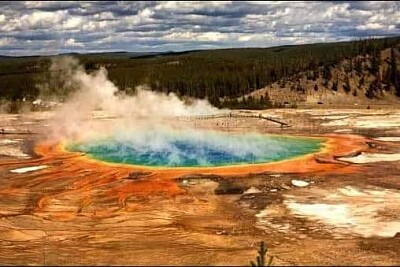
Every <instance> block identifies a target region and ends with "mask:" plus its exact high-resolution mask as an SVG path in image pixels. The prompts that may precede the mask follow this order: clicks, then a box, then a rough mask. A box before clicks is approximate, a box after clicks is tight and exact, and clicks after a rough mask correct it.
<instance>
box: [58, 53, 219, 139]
mask: <svg viewBox="0 0 400 267" xmlns="http://www.w3.org/2000/svg"><path fill="white" fill-rule="evenodd" d="M50 70H51V71H52V72H53V73H54V72H56V73H57V74H58V75H59V76H61V77H58V80H59V81H61V83H60V84H61V86H62V87H65V88H60V89H61V90H59V91H68V90H71V91H72V92H73V93H72V94H71V95H70V96H69V98H68V100H67V101H66V102H65V103H64V104H63V105H62V106H61V107H60V108H59V109H58V110H57V112H56V115H55V120H54V122H53V124H52V126H53V127H52V132H51V134H50V135H51V137H52V138H57V139H75V138H78V137H79V138H92V137H95V136H99V135H100V136H101V135H107V134H112V132H114V131H115V130H116V129H117V128H119V130H121V128H123V130H125V131H129V132H130V134H133V133H134V132H135V131H137V130H138V126H139V125H141V127H140V129H142V130H143V128H142V127H143V125H145V126H146V127H150V128H157V127H159V126H160V123H159V121H160V119H163V118H166V117H173V116H192V115H205V114H214V113H219V112H221V110H218V109H217V108H215V107H213V106H211V105H210V104H209V103H208V102H207V101H206V100H196V99H189V101H185V102H184V101H182V100H180V99H179V98H178V97H177V96H176V95H175V94H173V93H170V94H168V95H166V94H163V93H158V92H153V91H150V90H149V89H148V88H147V87H146V86H139V87H137V88H136V94H135V95H134V96H127V95H123V94H121V93H120V92H119V90H118V88H117V87H116V85H115V84H114V83H112V82H111V81H110V80H108V78H107V70H106V69H105V68H104V67H101V68H100V69H99V70H97V71H94V72H92V73H87V72H85V69H84V68H83V66H81V65H79V62H78V60H76V59H74V58H71V57H62V58H57V59H55V60H53V64H52V66H51V67H50ZM186 102H189V103H186ZM96 112H97V113H101V114H102V116H106V117H114V118H117V121H116V122H115V124H114V125H111V126H110V125H104V123H99V122H98V121H97V122H96V121H95V120H91V119H92V117H93V115H94V114H95V113H96ZM164 123H165V122H164Z"/></svg>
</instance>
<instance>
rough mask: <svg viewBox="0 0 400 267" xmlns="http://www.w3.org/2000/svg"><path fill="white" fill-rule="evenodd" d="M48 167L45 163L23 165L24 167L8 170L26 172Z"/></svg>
mask: <svg viewBox="0 0 400 267" xmlns="http://www.w3.org/2000/svg"><path fill="white" fill-rule="evenodd" d="M48 167H49V166H47V165H41V166H32V167H24V168H18V169H14V170H10V172H12V173H26V172H32V171H38V170H42V169H45V168H48Z"/></svg>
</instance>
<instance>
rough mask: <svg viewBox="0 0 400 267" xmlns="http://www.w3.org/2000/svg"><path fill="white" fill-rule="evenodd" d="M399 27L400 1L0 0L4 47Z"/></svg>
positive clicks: (259, 37) (225, 42)
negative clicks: (6, 0)
mask: <svg viewBox="0 0 400 267" xmlns="http://www.w3.org/2000/svg"><path fill="white" fill-rule="evenodd" d="M395 35H400V2H395V1H393V2H378V1H376V2H367V1H365V2H344V1H323V2H322V1H321V2H299V1H295V2H287V1H234V2H231V1H223V2H219V1H208V2H196V1H177V2H170V1H168V2H162V1H161V2H159V1H154V2H140V1H136V2H126V1H101V2H100V1H99V2H93V1H91V2H85V1H79V2H66V1H62V2H61V1H60V2H56V1H52V2H39V1H33V2H31V1H26V2H11V1H10V2H0V54H2V55H14V56H19V55H33V54H42V55H46V54H57V53H65V52H82V53H84V52H103V51H132V52H149V51H170V50H173V51H182V50H192V49H216V48H230V47H270V46H278V45H286V44H303V43H315V42H333V41H344V40H352V39H359V38H364V37H385V36H395Z"/></svg>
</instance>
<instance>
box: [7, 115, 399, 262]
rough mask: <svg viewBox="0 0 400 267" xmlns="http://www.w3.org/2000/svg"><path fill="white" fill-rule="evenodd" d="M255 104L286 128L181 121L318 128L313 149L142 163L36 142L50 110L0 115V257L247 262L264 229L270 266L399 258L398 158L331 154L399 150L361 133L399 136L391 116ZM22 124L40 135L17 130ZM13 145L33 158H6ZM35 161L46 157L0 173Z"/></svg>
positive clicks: (297, 131) (293, 130)
mask: <svg viewBox="0 0 400 267" xmlns="http://www.w3.org/2000/svg"><path fill="white" fill-rule="evenodd" d="M262 113H263V114H265V115H270V116H277V117H279V118H281V119H282V120H284V121H285V122H288V123H290V124H291V125H292V127H290V128H280V127H278V126H276V125H274V124H273V123H267V122H265V121H261V120H258V119H229V118H227V119H213V120H205V121H200V122H199V121H195V122H188V124H191V126H193V127H202V128H214V129H215V128H218V129H220V130H223V131H250V130H251V131H258V132H261V133H274V134H277V133H279V134H289V135H305V136H323V137H326V138H328V142H327V145H326V147H325V148H324V149H323V150H322V151H320V152H318V153H316V154H314V155H307V156H304V157H300V158H296V159H293V160H288V161H283V162H278V163H273V164H259V165H248V166H241V167H222V168H197V169H195V168H185V169H151V168H143V167H137V166H128V165H116V164H106V163H101V162H97V161H94V160H89V159H88V158H86V157H85V156H84V155H81V154H79V153H72V152H67V151H65V150H63V147H62V145H61V144H59V143H58V144H51V143H46V142H44V141H43V140H44V139H43V134H42V133H44V132H46V131H47V130H46V129H47V128H46V126H45V125H47V119H48V118H49V117H51V113H31V114H27V115H19V116H14V115H2V116H1V118H0V121H1V122H2V125H3V127H4V128H6V130H7V132H8V133H9V134H3V135H1V136H0V138H1V139H0V141H1V140H3V142H2V143H0V154H2V155H3V156H1V157H0V179H1V183H0V206H1V209H0V217H1V218H0V244H1V247H2V250H1V252H0V262H2V263H4V264H22V265H27V264H32V265H122V264H124V265H248V264H249V262H250V260H255V257H256V253H257V252H256V250H257V245H258V242H259V241H261V240H264V241H265V243H266V244H267V246H268V248H269V252H268V254H269V255H274V256H275V260H274V264H275V265H311V264H312V265H350V264H351V265H399V264H400V257H399V255H400V253H399V252H400V251H399V248H400V246H399V244H400V239H399V238H398V237H395V232H396V231H398V232H400V229H399V228H398V225H397V223H396V221H398V215H397V214H399V211H400V210H399V209H400V208H399V207H400V205H398V204H400V197H398V194H399V192H400V191H399V190H400V183H399V181H398V173H399V171H400V163H399V162H398V161H392V162H372V163H367V164H351V163H346V162H343V161H340V160H339V159H338V157H342V156H346V155H347V156H355V155H357V154H359V153H360V152H366V153H378V154H379V153H382V154H390V153H400V143H399V142H383V141H377V140H375V139H373V138H374V137H379V136H400V113H399V112H398V111H397V110H395V109H392V108H389V109H380V110H377V109H370V110H300V109H299V110H297V109H293V110H291V109H280V110H266V111H262ZM217 123H218V126H217ZM374 125H376V126H374ZM28 128H29V131H30V132H31V133H36V132H37V133H39V134H38V135H31V134H25V135H22V134H16V133H17V132H19V133H23V132H27V129H28ZM4 140H14V141H15V142H16V143H12V142H11V143H10V141H7V142H6V141H4ZM20 148H21V149H22V150H18V149H20ZM32 148H33V149H32ZM18 151H19V154H23V153H26V154H28V155H31V156H33V157H31V158H19V159H17V158H16V157H15V156H16V155H17V154H18V153H17V152H18ZM41 165H47V166H48V167H47V168H44V169H41V170H37V171H30V172H25V173H15V172H11V171H12V170H16V169H18V168H22V167H27V166H41ZM293 180H302V181H307V182H308V183H309V184H308V186H305V187H298V186H294V184H293ZM389 196H390V197H389ZM315 207H319V208H321V210H316V211H315ZM327 207H328V208H329V209H328V212H326V213H324V212H325V211H326V208H327ZM304 209H306V210H304ZM301 212H303V213H301ZM350 219H351V220H350ZM343 223H344V224H343ZM370 233H373V234H370ZM393 233H394V234H393Z"/></svg>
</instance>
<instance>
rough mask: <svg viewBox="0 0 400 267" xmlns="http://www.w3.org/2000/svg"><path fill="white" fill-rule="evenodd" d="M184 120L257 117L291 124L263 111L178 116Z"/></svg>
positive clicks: (282, 125) (282, 124)
mask: <svg viewBox="0 0 400 267" xmlns="http://www.w3.org/2000/svg"><path fill="white" fill-rule="evenodd" d="M178 118H180V119H184V120H210V119H219V118H256V119H263V120H267V121H272V122H275V123H278V124H280V126H281V127H282V128H283V127H290V125H289V124H287V123H285V122H283V121H280V120H278V119H276V118H272V117H267V116H263V115H262V114H261V113H259V114H258V115H256V114H238V113H221V114H212V115H196V116H181V117H178Z"/></svg>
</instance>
